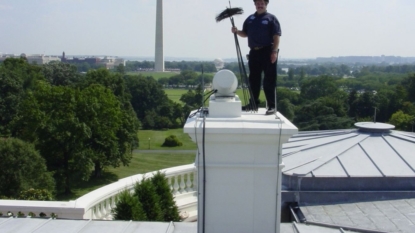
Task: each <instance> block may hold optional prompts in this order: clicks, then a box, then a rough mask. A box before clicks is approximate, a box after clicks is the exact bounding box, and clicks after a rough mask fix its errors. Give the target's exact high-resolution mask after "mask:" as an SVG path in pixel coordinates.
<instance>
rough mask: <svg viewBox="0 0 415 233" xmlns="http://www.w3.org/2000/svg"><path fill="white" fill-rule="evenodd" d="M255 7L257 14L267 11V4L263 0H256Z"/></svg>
mask: <svg viewBox="0 0 415 233" xmlns="http://www.w3.org/2000/svg"><path fill="white" fill-rule="evenodd" d="M255 7H256V11H257V12H258V13H263V12H265V11H266V10H267V3H266V2H265V1H264V0H256V1H255Z"/></svg>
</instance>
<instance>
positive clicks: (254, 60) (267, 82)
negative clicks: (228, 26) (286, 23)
mask: <svg viewBox="0 0 415 233" xmlns="http://www.w3.org/2000/svg"><path fill="white" fill-rule="evenodd" d="M268 3H269V0H254V4H255V7H256V12H255V13H254V14H252V15H250V16H249V17H248V18H247V19H246V20H245V22H244V24H243V27H242V30H241V31H240V30H238V29H237V28H236V27H232V30H231V31H232V33H236V34H237V35H238V36H240V37H244V38H245V37H248V46H249V48H250V51H249V60H248V66H249V70H250V73H249V84H250V86H251V91H252V97H253V98H254V99H250V102H251V104H247V105H245V106H244V107H242V110H245V111H256V110H257V109H258V104H259V93H260V90H261V74H262V72H264V80H263V83H262V86H263V89H264V93H265V97H266V99H267V103H268V109H267V111H266V115H271V114H275V112H276V109H275V88H276V82H277V63H276V61H277V58H278V46H279V43H280V36H281V27H280V23H279V22H278V19H277V18H276V17H275V16H274V15H273V14H271V13H268V12H267V6H268ZM253 106H255V109H254V108H253Z"/></svg>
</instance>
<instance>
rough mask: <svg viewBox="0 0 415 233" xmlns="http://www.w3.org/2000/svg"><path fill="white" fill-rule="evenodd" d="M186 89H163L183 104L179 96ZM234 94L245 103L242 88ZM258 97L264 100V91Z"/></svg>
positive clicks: (170, 97)
mask: <svg viewBox="0 0 415 233" xmlns="http://www.w3.org/2000/svg"><path fill="white" fill-rule="evenodd" d="M187 91H188V90H187V89H164V92H165V93H166V94H167V97H169V99H171V100H173V101H174V102H176V103H180V104H183V102H181V101H180V97H181V96H182V95H183V94H185V93H186V92H187ZM236 94H237V95H238V96H239V98H240V99H241V101H242V105H245V104H246V103H245V101H244V98H243V91H242V89H238V90H236ZM205 98H206V97H205ZM247 99H248V98H247ZM259 99H260V100H261V101H265V94H264V91H261V92H260V94H259Z"/></svg>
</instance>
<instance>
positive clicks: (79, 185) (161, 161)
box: [56, 152, 196, 201]
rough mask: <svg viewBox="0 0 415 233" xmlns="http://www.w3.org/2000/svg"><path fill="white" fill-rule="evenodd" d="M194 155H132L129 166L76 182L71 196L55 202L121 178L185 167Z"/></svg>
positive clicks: (72, 197)
mask: <svg viewBox="0 0 415 233" xmlns="http://www.w3.org/2000/svg"><path fill="white" fill-rule="evenodd" d="M195 156H196V152H195V153H185V154H171V153H163V154H161V153H160V154H146V153H134V154H133V158H132V159H131V162H130V164H129V166H126V167H124V166H121V167H118V168H108V169H106V170H105V171H104V172H103V174H102V177H101V178H91V179H90V180H89V181H80V180H79V181H78V182H76V183H74V184H73V186H72V187H73V188H72V192H73V193H72V194H70V195H58V196H56V200H58V201H65V200H75V199H77V198H79V197H81V196H82V195H84V194H87V193H89V192H91V191H93V190H95V189H97V188H100V187H102V186H105V185H107V184H110V183H113V182H116V181H118V180H119V179H121V178H124V177H128V176H132V175H136V174H143V173H147V172H151V171H157V170H160V169H164V168H169V167H176V166H180V165H186V164H190V163H193V162H194V161H195Z"/></svg>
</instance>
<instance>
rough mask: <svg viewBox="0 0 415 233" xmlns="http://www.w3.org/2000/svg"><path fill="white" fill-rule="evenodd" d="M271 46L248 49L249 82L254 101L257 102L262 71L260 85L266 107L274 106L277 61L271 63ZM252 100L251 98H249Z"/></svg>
mask: <svg viewBox="0 0 415 233" xmlns="http://www.w3.org/2000/svg"><path fill="white" fill-rule="evenodd" d="M271 50H272V48H271V46H268V47H264V48H262V49H259V50H253V49H251V51H249V60H248V66H249V72H250V73H249V84H250V85H251V90H252V96H253V98H254V101H255V103H256V104H257V106H258V104H259V92H260V90H261V74H262V72H264V81H263V82H262V87H263V89H264V93H265V97H266V99H267V103H268V107H270V108H274V107H275V87H276V84H277V62H274V63H271V52H272V51H271ZM251 101H252V99H251Z"/></svg>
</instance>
